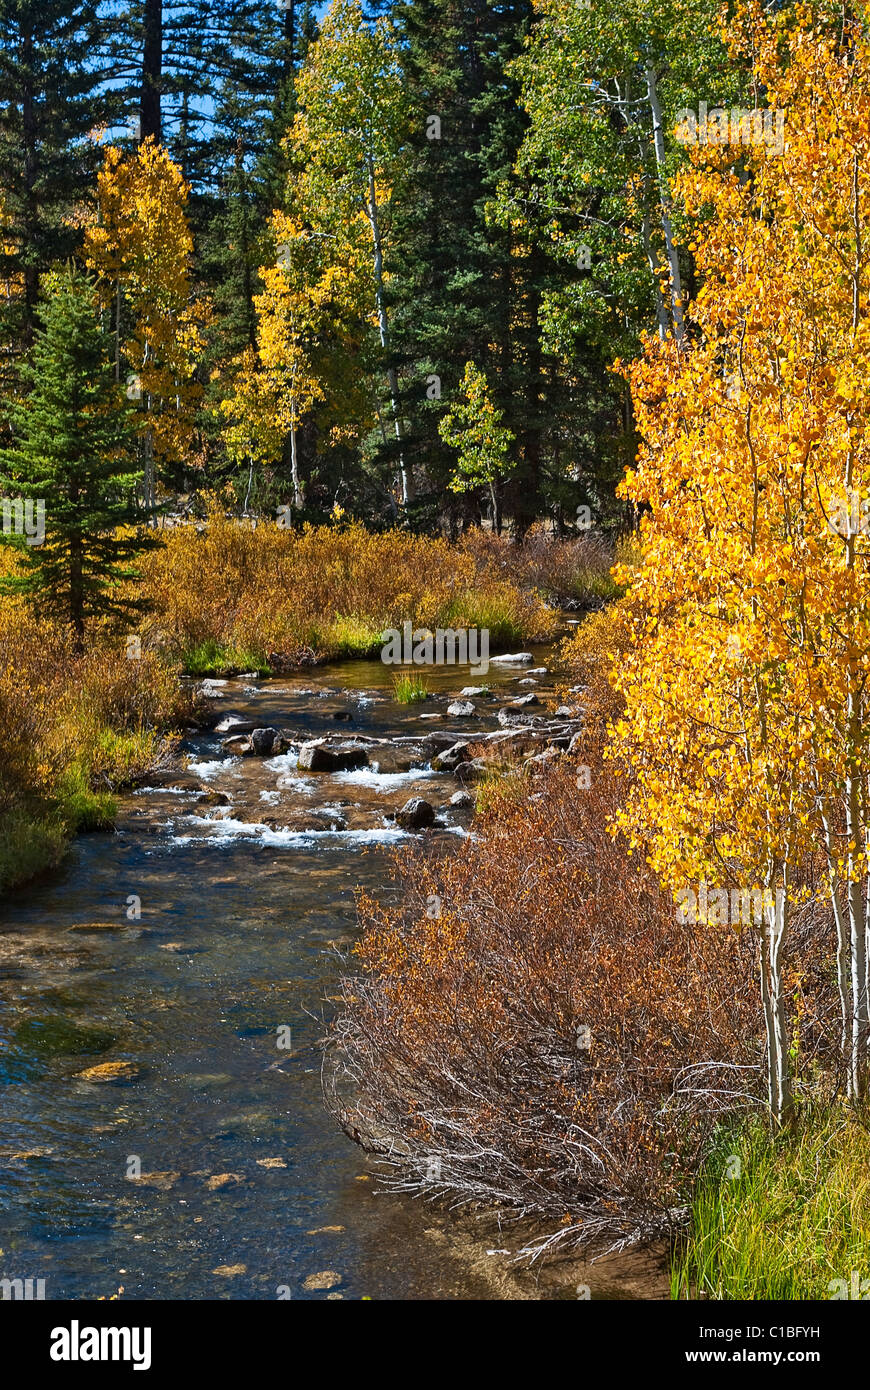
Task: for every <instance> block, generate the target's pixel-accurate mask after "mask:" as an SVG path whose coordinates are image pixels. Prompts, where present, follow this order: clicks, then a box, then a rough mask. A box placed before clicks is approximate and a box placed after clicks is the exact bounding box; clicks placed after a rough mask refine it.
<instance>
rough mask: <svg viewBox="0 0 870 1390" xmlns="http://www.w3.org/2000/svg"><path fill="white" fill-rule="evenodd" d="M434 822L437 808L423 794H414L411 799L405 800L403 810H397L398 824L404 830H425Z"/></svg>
mask: <svg viewBox="0 0 870 1390" xmlns="http://www.w3.org/2000/svg"><path fill="white" fill-rule="evenodd" d="M434 823H435V809H434V807H433V806H432V804H431V802H429V801H425V800H424V799H423V797H422V796H412V797H411V800H410V801H406V802H405V804H404V806H403V807H402V809H401V811H397V812H396V824H397V825H400V826H401V827H402V829H403V830H425V828H426V827H427V826H429V825H434Z"/></svg>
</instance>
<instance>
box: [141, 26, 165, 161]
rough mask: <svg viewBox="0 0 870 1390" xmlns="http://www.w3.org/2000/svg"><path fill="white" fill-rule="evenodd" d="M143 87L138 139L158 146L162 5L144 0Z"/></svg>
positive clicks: (160, 121) (161, 59) (160, 128)
mask: <svg viewBox="0 0 870 1390" xmlns="http://www.w3.org/2000/svg"><path fill="white" fill-rule="evenodd" d="M144 30H145V35H144V39H145V41H144V45H143V49H142V85H141V87H140V91H139V138H140V140H147V139H148V137H149V135H150V136H153V137H154V140H155V141H156V142H157V143H158V144H159V142H160V140H161V138H162V135H163V122H162V118H161V112H160V88H161V85H162V83H161V79H162V76H163V3H162V0H145V14H144Z"/></svg>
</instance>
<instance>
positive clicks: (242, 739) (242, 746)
mask: <svg viewBox="0 0 870 1390" xmlns="http://www.w3.org/2000/svg"><path fill="white" fill-rule="evenodd" d="M221 749H222V750H223V752H224V753H229V754H230V756H231V757H233V758H248V757H250V755H251V754H252V753H253V751H254V750H253V748H252V747H251V740H250V738H249V736H248V735H247V734H239V735H237V736H236V737H235V738H225V739H224V741H223V743H222V744H221Z"/></svg>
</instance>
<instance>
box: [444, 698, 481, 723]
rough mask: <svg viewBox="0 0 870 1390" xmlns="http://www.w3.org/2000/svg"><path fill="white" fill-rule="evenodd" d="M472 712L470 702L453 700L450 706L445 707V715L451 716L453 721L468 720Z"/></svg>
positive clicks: (472, 707)
mask: <svg viewBox="0 0 870 1390" xmlns="http://www.w3.org/2000/svg"><path fill="white" fill-rule="evenodd" d="M474 712H475V710H474V705H473V704H472V703H471V701H470V700H454V701H453V704H452V705H448V706H447V713H448V714H452V715H453V717H454V718H455V719H470V718H471V716H472V715H473V714H474Z"/></svg>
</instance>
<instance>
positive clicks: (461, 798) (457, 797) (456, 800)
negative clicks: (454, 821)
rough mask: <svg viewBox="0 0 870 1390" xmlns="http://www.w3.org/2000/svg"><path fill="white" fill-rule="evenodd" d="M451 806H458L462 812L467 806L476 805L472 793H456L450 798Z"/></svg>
mask: <svg viewBox="0 0 870 1390" xmlns="http://www.w3.org/2000/svg"><path fill="white" fill-rule="evenodd" d="M450 805H451V806H456V807H457V808H458V809H460V810H462V809H464V808H465V807H466V806H473V805H474V797H473V796H472V795H471V792H467V791H461V792H454V793H453V795H452V796H451V798H450Z"/></svg>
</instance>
